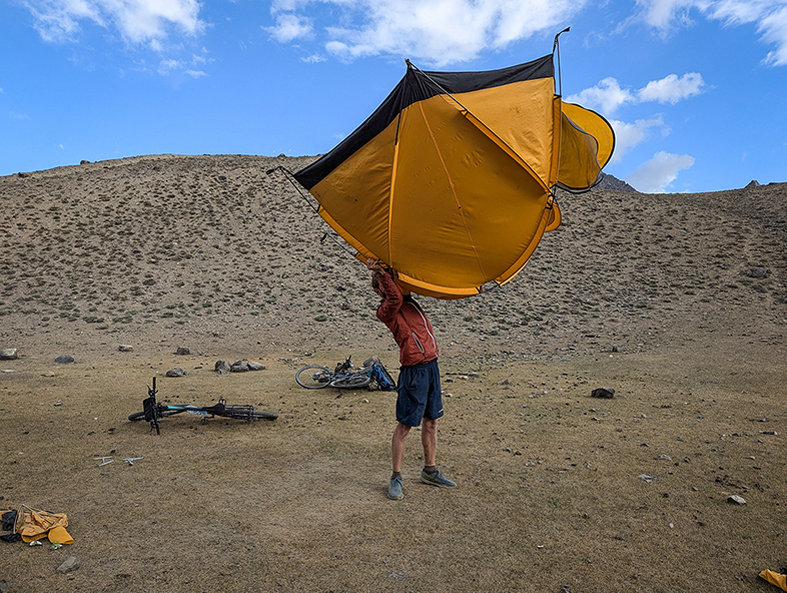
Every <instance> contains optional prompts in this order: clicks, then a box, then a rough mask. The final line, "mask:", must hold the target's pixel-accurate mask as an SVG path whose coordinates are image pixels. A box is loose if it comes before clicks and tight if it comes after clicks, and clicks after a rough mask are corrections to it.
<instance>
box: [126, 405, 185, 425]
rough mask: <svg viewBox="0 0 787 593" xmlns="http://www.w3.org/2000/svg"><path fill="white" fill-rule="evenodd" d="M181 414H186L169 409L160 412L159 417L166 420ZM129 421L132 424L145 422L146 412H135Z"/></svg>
mask: <svg viewBox="0 0 787 593" xmlns="http://www.w3.org/2000/svg"><path fill="white" fill-rule="evenodd" d="M181 412H185V410H168V409H167V408H164V409H163V410H159V411H158V417H159V418H166V417H167V416H174V415H175V414H180V413H181ZM128 419H129V420H131V421H132V422H134V421H135V420H144V419H145V412H134V413H133V414H131V415H130V416H129V417H128Z"/></svg>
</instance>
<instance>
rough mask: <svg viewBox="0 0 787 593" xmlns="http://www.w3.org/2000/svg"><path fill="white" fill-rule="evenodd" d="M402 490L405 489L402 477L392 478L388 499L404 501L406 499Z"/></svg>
mask: <svg viewBox="0 0 787 593" xmlns="http://www.w3.org/2000/svg"><path fill="white" fill-rule="evenodd" d="M402 488H404V486H403V485H402V478H401V476H396V477H395V478H391V485H390V486H388V498H390V499H391V500H402V499H403V498H404V493H403V492H402Z"/></svg>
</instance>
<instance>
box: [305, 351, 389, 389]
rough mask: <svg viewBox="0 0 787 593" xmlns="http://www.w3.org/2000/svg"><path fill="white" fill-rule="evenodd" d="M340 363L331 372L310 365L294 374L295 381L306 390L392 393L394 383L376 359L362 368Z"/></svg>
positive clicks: (371, 359) (346, 362)
mask: <svg viewBox="0 0 787 593" xmlns="http://www.w3.org/2000/svg"><path fill="white" fill-rule="evenodd" d="M351 358H352V356H348V357H347V360H345V361H344V362H340V363H339V364H337V365H336V367H335V368H334V369H333V370H331V369H329V368H328V367H325V366H321V365H317V364H310V365H308V366H305V367H303V368H302V369H300V370H299V371H298V372H297V373H295V381H296V382H297V383H298V385H300V386H301V387H305V388H306V389H322V388H324V387H329V386H330V387H335V388H337V389H363V388H369V389H380V390H381V391H394V390H395V389H396V381H394V380H393V377H391V374H390V373H389V372H388V370H387V369H386V368H385V366H383V363H381V362H380V360H379V359H378V358H377V357H372V358H369V359H367V360H365V361H364V363H363V367H362V368H358V367H354V366H353V364H352V362H351V360H350V359H351Z"/></svg>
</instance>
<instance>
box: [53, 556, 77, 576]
mask: <svg viewBox="0 0 787 593" xmlns="http://www.w3.org/2000/svg"><path fill="white" fill-rule="evenodd" d="M77 568H79V560H78V559H77V557H76V556H69V557H68V558H66V561H65V562H63V564H61V565H60V566H58V567H57V572H59V573H62V574H66V573H68V572H71V571H74V570H76V569H77Z"/></svg>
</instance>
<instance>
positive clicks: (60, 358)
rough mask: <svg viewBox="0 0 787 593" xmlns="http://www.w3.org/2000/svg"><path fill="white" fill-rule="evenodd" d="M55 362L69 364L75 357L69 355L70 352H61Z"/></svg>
mask: <svg viewBox="0 0 787 593" xmlns="http://www.w3.org/2000/svg"><path fill="white" fill-rule="evenodd" d="M55 362H56V363H58V364H69V363H71V362H74V357H73V356H69V355H68V354H61V355H60V356H58V357H57V358H56V359H55Z"/></svg>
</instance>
